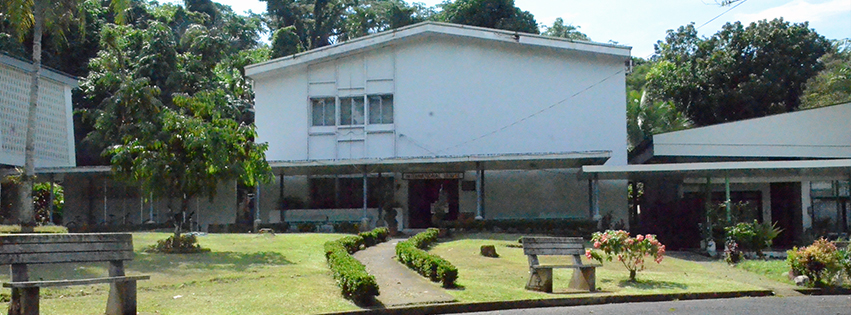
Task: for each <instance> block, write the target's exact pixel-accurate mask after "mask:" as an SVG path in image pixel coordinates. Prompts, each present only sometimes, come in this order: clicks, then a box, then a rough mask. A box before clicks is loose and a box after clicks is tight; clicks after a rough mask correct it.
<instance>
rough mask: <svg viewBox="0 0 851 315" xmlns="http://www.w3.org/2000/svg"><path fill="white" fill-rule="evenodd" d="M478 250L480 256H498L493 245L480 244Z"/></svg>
mask: <svg viewBox="0 0 851 315" xmlns="http://www.w3.org/2000/svg"><path fill="white" fill-rule="evenodd" d="M480 251H481V253H482V256H485V257H493V258H497V257H499V254H497V253H496V247H495V246H493V245H482V247H481V249H480Z"/></svg>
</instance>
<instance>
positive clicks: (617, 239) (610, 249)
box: [585, 230, 665, 281]
mask: <svg viewBox="0 0 851 315" xmlns="http://www.w3.org/2000/svg"><path fill="white" fill-rule="evenodd" d="M591 241H592V242H593V243H594V248H595V249H599V250H601V251H603V254H605V257H604V256H603V255H602V254H600V253H599V252H598V251H593V250H591V249H587V250H586V251H585V256H587V257H588V259H594V260H597V261H599V262H601V263H602V262H603V259H604V258H605V259H606V260H608V261H612V257H617V259H618V261H620V262H621V263H622V264H623V266H624V267H626V269H627V270H628V271H629V280H630V281H635V274H636V272H638V271H641V270H644V257H646V256H651V255H652V256H653V260H654V261H656V263H657V264H658V263H661V262H662V259H663V258H664V257H665V245H662V243H660V242H659V241H657V240H656V236H655V235H652V234H647V235H641V234H639V235H638V236H636V237H635V238H632V237H630V236H629V232H626V231H623V230H618V231H615V230H608V231H605V232H603V233H600V232H595V233H594V234H593V235H592V236H591Z"/></svg>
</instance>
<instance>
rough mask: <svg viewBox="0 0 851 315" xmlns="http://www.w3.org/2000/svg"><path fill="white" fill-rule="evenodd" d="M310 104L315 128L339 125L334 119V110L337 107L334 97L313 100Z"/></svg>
mask: <svg viewBox="0 0 851 315" xmlns="http://www.w3.org/2000/svg"><path fill="white" fill-rule="evenodd" d="M310 104H311V107H312V116H313V125H314V126H334V125H336V124H337V122H336V120H335V119H334V117H335V115H334V110H335V109H336V108H337V106H336V104H335V102H334V98H333V97H325V98H312V99H310Z"/></svg>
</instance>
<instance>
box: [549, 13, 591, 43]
mask: <svg viewBox="0 0 851 315" xmlns="http://www.w3.org/2000/svg"><path fill="white" fill-rule="evenodd" d="M541 35H546V36H552V37H559V38H566V39H571V40H584V41H590V40H591V38H588V35H585V34H583V33H582V32H580V31H579V26H573V25H570V24H568V25H564V19H562V18H556V20H555V21H554V22H553V25H552V26H544V31H543V32H542V33H541Z"/></svg>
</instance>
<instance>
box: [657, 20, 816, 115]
mask: <svg viewBox="0 0 851 315" xmlns="http://www.w3.org/2000/svg"><path fill="white" fill-rule="evenodd" d="M828 49H829V42H828V41H827V40H826V39H825V38H824V37H823V36H821V35H819V34H817V33H816V32H815V31H813V30H812V29H809V28H808V24H807V23H801V24H791V23H789V22H785V21H783V19H775V20H772V21H766V20H762V21H759V22H755V23H751V24H750V25H749V26H747V27H744V26H743V25H742V24H741V23H739V22H735V23H727V24H726V25H724V27H723V28H722V30H721V31H719V32H718V33H716V34H715V35H713V36H712V37H710V38H706V39H704V38H700V37H698V36H697V30H696V29H695V28H694V24H689V25H687V26H683V27H680V28H679V29H677V31H673V30H669V31H668V35H667V36H666V38H665V41H664V42H662V41H659V42H658V43H657V45H656V55H655V56H654V57H653V58H654V60H655V61H657V62H656V64H655V66H654V67H653V68H652V69H651V70H650V71H649V73H648V77H647V78H648V80H649V83H648V88H649V89H648V91H649V92H651V93H652V95H653V97H657V98H659V99H661V100H666V101H671V102H673V104H674V105H675V106H676V108H677V109H678V110H679V111H680V112H682V113H683V114H685V115H686V116H687V117H689V119H691V120H692V122H694V123H695V124H696V125H698V126H705V125H711V124H717V123H722V122H728V121H735V120H741V119H748V118H754V117H761V116H765V115H770V114H778V113H784V112H789V111H793V110H795V109H797V108H798V106H799V105H800V100H799V96H800V95H801V92H802V90H803V87H804V83H806V82H807V80H808V79H809V78H810V77H812V76H813V75H815V74H816V73H817V72H818V71H819V70H820V69H821V68H822V64H821V63H820V62H819V58H820V57H821V56H822V55H824V54H825V53H826V52H827V51H828Z"/></svg>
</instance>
